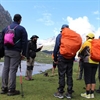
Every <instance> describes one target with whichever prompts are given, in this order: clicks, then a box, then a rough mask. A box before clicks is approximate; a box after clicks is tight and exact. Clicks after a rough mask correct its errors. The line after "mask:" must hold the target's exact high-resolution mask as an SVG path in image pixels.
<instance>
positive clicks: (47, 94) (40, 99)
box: [0, 53, 100, 100]
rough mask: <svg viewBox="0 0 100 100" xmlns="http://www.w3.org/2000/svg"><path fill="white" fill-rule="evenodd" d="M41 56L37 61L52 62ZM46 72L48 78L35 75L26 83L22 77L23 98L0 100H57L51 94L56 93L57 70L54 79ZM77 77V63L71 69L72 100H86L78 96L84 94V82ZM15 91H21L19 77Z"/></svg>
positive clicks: (98, 96) (3, 97) (1, 98)
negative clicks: (72, 83) (72, 81)
mask: <svg viewBox="0 0 100 100" xmlns="http://www.w3.org/2000/svg"><path fill="white" fill-rule="evenodd" d="M38 54H39V53H38ZM40 54H41V53H40ZM40 54H39V55H37V59H38V60H39V59H40ZM41 55H42V54H41ZM42 56H43V58H41V59H40V60H39V61H43V60H46V62H48V61H49V60H50V61H52V60H51V58H50V57H51V56H49V55H48V57H47V58H45V55H42ZM38 57H39V58H38ZM47 59H48V60H47ZM44 62H45V61H43V63H44ZM46 72H48V73H49V77H45V76H44V75H43V74H44V73H42V74H37V75H34V76H33V78H34V80H33V81H26V80H25V79H24V77H23V90H24V97H23V98H22V97H21V95H18V96H10V97H8V96H7V95H0V100H59V99H58V98H55V97H54V96H53V93H54V92H56V91H57V87H58V75H57V68H56V72H55V76H54V77H51V69H50V70H48V71H46ZM77 76H78V63H74V67H73V80H74V86H73V89H74V91H75V92H74V93H73V99H72V100H87V99H85V98H82V97H81V96H80V93H82V92H85V90H84V89H83V87H84V86H85V85H84V80H80V81H78V80H76V78H77ZM96 80H97V87H96V88H98V79H97V76H96ZM0 85H1V82H0ZM17 89H18V90H20V89H21V85H20V77H17ZM65 91H66V87H65ZM63 100H66V98H64V99H63ZM93 100H100V94H98V93H95V99H93Z"/></svg>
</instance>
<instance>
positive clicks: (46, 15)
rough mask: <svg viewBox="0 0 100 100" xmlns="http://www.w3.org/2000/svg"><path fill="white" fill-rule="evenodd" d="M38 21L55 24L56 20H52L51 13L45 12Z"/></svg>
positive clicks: (49, 24)
mask: <svg viewBox="0 0 100 100" xmlns="http://www.w3.org/2000/svg"><path fill="white" fill-rule="evenodd" d="M37 21H39V22H42V23H44V24H45V25H47V26H51V25H54V22H53V21H52V20H51V14H50V13H44V14H43V17H42V18H39V19H38V20H37Z"/></svg>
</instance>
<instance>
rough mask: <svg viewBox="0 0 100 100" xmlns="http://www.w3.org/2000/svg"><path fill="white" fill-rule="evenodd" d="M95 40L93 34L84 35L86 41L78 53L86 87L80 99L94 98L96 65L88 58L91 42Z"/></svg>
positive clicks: (96, 63)
mask: <svg viewBox="0 0 100 100" xmlns="http://www.w3.org/2000/svg"><path fill="white" fill-rule="evenodd" d="M94 38H95V36H94V34H93V33H89V34H87V35H86V41H85V42H84V43H83V45H82V47H81V49H80V51H79V52H80V53H82V55H83V61H84V63H83V66H84V81H85V85H86V91H85V93H81V96H82V97H85V98H94V90H95V86H96V81H95V75H96V71H97V67H98V63H99V62H96V61H93V60H92V59H91V58H90V49H91V41H92V40H93V39H94Z"/></svg>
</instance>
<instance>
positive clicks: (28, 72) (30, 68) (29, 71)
mask: <svg viewBox="0 0 100 100" xmlns="http://www.w3.org/2000/svg"><path fill="white" fill-rule="evenodd" d="M33 68H34V59H33V58H31V57H30V59H29V61H28V62H27V68H26V75H25V76H26V77H29V78H31V77H32V72H33Z"/></svg>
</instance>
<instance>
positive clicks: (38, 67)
mask: <svg viewBox="0 0 100 100" xmlns="http://www.w3.org/2000/svg"><path fill="white" fill-rule="evenodd" d="M3 66H4V63H3V62H0V76H1V75H2V69H3ZM51 68H52V64H43V63H37V62H35V63H34V68H33V73H32V74H33V75H35V74H39V73H41V72H44V71H45V70H48V69H51ZM25 71H26V61H21V73H20V70H19V68H18V71H17V76H19V75H20V74H21V75H22V76H25Z"/></svg>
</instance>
